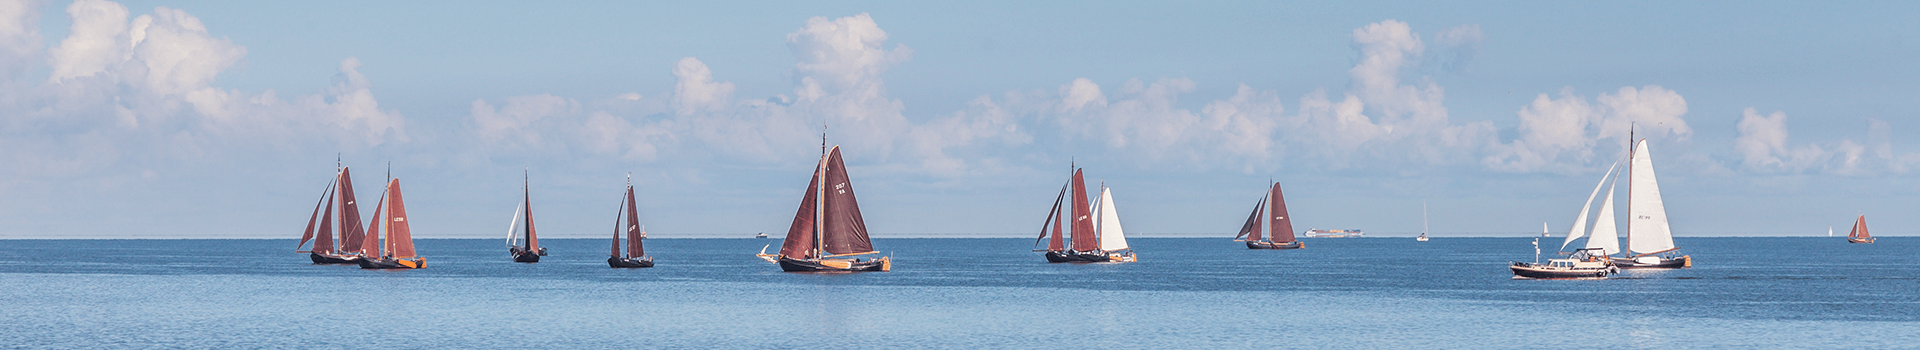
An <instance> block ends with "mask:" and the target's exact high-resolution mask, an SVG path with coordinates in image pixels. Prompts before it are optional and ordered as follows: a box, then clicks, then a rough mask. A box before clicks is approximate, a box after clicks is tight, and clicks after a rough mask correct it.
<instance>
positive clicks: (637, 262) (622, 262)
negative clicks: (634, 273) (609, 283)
mask: <svg viewBox="0 0 1920 350" xmlns="http://www.w3.org/2000/svg"><path fill="white" fill-rule="evenodd" d="M607 267H612V268H616V269H637V268H648V267H653V258H652V257H645V258H640V259H628V258H621V257H609V258H607Z"/></svg>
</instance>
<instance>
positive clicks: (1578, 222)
mask: <svg viewBox="0 0 1920 350" xmlns="http://www.w3.org/2000/svg"><path fill="white" fill-rule="evenodd" d="M1619 168H1620V162H1613V166H1609V167H1607V174H1606V175H1600V182H1599V183H1595V184H1593V194H1589V195H1587V201H1585V202H1580V203H1583V204H1582V205H1581V206H1580V216H1576V217H1574V218H1573V228H1572V229H1569V230H1568V231H1567V240H1565V241H1561V242H1560V250H1567V244H1572V243H1573V240H1575V239H1579V238H1580V237H1581V236H1585V235H1586V234H1587V231H1586V230H1587V210H1588V209H1592V208H1593V199H1594V198H1595V197H1599V196H1600V187H1601V186H1605V185H1606V184H1607V178H1608V177H1612V176H1613V171H1614V170H1615V169H1619ZM1607 191H1608V192H1607V193H1608V195H1607V197H1608V198H1612V197H1613V195H1612V193H1613V192H1612V191H1613V190H1607ZM1603 217H1607V218H1611V217H1612V216H1611V215H1608V216H1603ZM1542 225H1545V224H1542ZM1615 250H1618V249H1615Z"/></svg>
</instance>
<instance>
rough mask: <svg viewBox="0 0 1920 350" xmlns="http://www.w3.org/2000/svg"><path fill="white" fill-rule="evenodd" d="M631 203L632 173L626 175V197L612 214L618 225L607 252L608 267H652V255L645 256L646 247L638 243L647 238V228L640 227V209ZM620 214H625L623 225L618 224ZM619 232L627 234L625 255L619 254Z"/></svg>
mask: <svg viewBox="0 0 1920 350" xmlns="http://www.w3.org/2000/svg"><path fill="white" fill-rule="evenodd" d="M633 203H634V200H633V175H627V195H626V198H622V203H620V209H621V210H619V211H617V213H616V214H614V216H613V222H614V224H615V225H619V226H617V227H618V228H616V229H614V230H613V251H611V252H609V253H608V254H609V255H608V256H607V266H608V267H615V268H643V267H653V257H651V256H647V249H646V247H643V246H641V245H640V241H641V240H643V239H646V238H647V230H645V229H642V228H640V210H639V209H637V208H636V207H635V206H634V205H633ZM622 216H625V217H626V219H627V222H626V224H624V225H623V224H620V217H622ZM621 233H625V234H626V236H627V249H626V250H627V251H626V253H627V255H625V256H622V255H620V235H621Z"/></svg>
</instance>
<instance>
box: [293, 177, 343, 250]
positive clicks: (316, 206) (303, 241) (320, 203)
mask: <svg viewBox="0 0 1920 350" xmlns="http://www.w3.org/2000/svg"><path fill="white" fill-rule="evenodd" d="M329 199H333V184H332V183H328V184H327V189H325V190H321V191H320V199H318V200H316V201H315V202H314V203H313V215H309V216H307V230H306V231H305V233H301V234H300V244H296V245H294V246H293V249H294V252H295V253H306V252H312V250H308V251H301V250H300V247H305V246H307V241H309V240H313V224H314V223H315V222H318V221H320V209H321V208H332V207H333V206H331V205H325V204H324V203H326V201H327V200H329ZM322 230H325V229H322ZM319 247H320V246H319V242H315V243H314V248H315V249H319Z"/></svg>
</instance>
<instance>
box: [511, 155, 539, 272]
mask: <svg viewBox="0 0 1920 350" xmlns="http://www.w3.org/2000/svg"><path fill="white" fill-rule="evenodd" d="M530 179H531V176H530V175H529V176H528V178H523V179H522V181H526V182H525V183H524V185H525V186H526V187H522V188H521V190H522V191H523V192H521V194H522V195H523V196H522V197H520V198H521V202H520V206H519V207H518V208H514V211H513V222H512V223H508V224H507V253H510V254H513V262H520V263H537V262H540V257H542V256H546V255H547V248H541V247H540V237H539V236H538V235H536V234H535V233H534V230H533V183H532V181H531V180H530ZM523 240H524V241H523Z"/></svg>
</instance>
